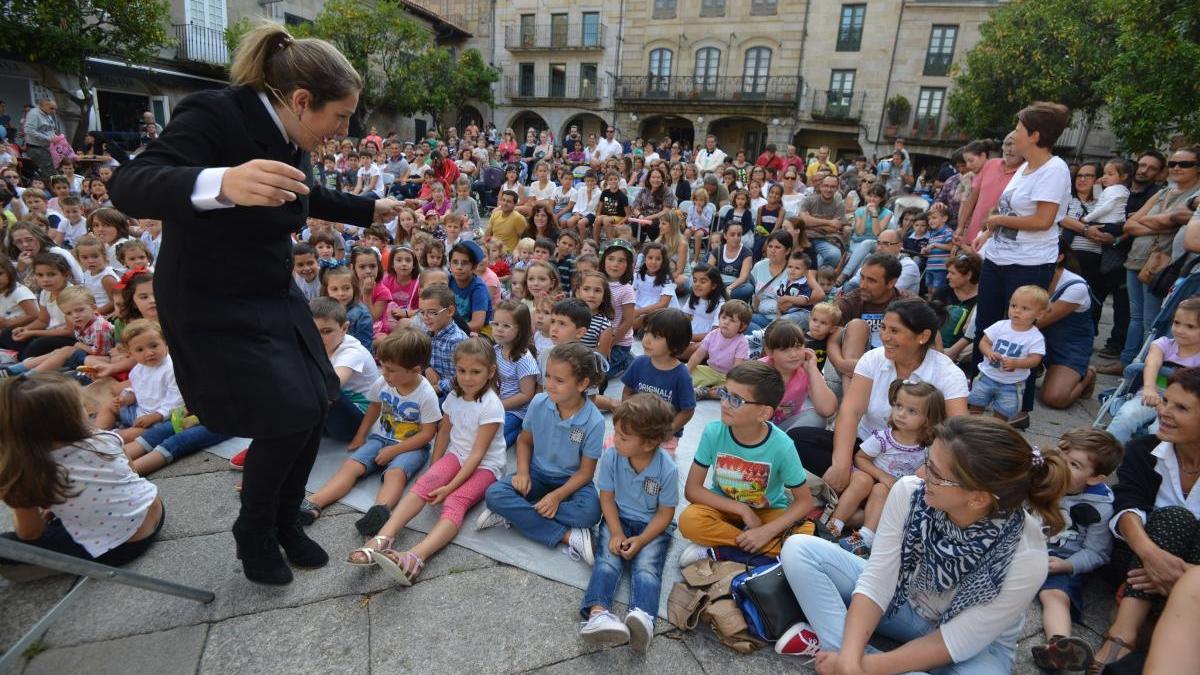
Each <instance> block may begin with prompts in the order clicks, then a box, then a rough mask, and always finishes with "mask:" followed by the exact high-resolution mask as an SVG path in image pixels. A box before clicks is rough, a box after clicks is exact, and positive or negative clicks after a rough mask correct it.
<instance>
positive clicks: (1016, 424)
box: [1008, 412, 1029, 430]
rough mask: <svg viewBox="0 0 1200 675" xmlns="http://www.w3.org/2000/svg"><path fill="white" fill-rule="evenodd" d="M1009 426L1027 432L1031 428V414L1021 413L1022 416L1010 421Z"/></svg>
mask: <svg viewBox="0 0 1200 675" xmlns="http://www.w3.org/2000/svg"><path fill="white" fill-rule="evenodd" d="M1008 423H1009V425H1011V426H1012V428H1014V429H1021V430H1025V429H1028V428H1029V413H1027V412H1021V414H1019V415H1017V416H1016V417H1014V418H1012V419H1011V420H1009V421H1008Z"/></svg>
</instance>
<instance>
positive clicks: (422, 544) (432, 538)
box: [409, 518, 458, 560]
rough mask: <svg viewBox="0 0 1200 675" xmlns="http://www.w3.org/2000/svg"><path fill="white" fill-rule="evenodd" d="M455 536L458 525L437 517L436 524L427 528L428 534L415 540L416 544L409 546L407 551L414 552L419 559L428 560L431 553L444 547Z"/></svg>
mask: <svg viewBox="0 0 1200 675" xmlns="http://www.w3.org/2000/svg"><path fill="white" fill-rule="evenodd" d="M456 536H458V526H457V525H455V524H454V522H453V521H450V520H447V519H445V518H439V519H438V521H437V524H436V525H434V526H433V528H432V529H431V530H429V534H427V535H425V536H424V538H422V539H421V541H419V542H417V545H416V546H413V547H412V548H410V549H409V552H411V553H413V554H415V555H416V556H417V557H418V558H420V559H421V560H429V558H430V557H431V556H432V555H433V554H435V553H437V552H438V551H440V550H442V549H444V548H446V546H447V545H448V544H449V543H450V542H452V541H454V538H455V537H456Z"/></svg>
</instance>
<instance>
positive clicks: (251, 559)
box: [233, 521, 292, 586]
mask: <svg viewBox="0 0 1200 675" xmlns="http://www.w3.org/2000/svg"><path fill="white" fill-rule="evenodd" d="M233 539H234V541H235V542H237V557H238V558H239V559H240V560H241V561H242V572H243V573H244V574H245V575H246V578H247V579H249V580H250V581H254V582H256V583H260V584H270V585H272V586H284V585H286V584H290V583H292V569H291V568H290V567H288V566H287V562H285V561H284V559H283V554H282V553H280V551H279V541H278V539H276V537H275V531H274V530H268V531H267V532H265V533H264V532H261V531H255V530H251V529H250V528H247V527H246V526H244V525H242V523H241V521H238V522H235V523H234V524H233Z"/></svg>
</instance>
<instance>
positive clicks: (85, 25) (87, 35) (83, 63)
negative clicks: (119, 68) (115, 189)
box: [0, 0, 172, 142]
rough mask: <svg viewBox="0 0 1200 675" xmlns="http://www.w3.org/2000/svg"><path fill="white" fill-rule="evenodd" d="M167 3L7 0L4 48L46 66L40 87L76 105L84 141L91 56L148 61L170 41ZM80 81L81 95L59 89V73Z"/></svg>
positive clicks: (1, 28)
mask: <svg viewBox="0 0 1200 675" xmlns="http://www.w3.org/2000/svg"><path fill="white" fill-rule="evenodd" d="M169 17H170V14H169V10H168V5H167V2H166V1H165V0H6V1H5V2H3V3H0V44H3V45H4V47H5V49H6V50H7V51H9V52H13V53H16V54H19V55H21V56H22V57H23V58H24V59H25V60H27V61H29V62H30V63H32V64H34V65H36V66H40V67H41V68H42V77H41V84H42V85H43V86H45V87H46V88H47V89H51V90H53V91H57V92H58V93H59V94H61V95H63V96H65V97H66V98H67V99H69V100H70V101H71V102H72V103H74V104H75V105H76V106H77V107H78V108H79V111H80V115H81V120H82V122H81V123H80V124H79V125H78V127H77V130H76V134H75V135H76V139H75V140H76V141H77V142H82V140H83V135H84V134H85V133H86V132H87V120H88V118H89V117H90V116H91V112H92V107H93V106H94V105H95V101H94V100H93V97H92V83H91V78H90V77H88V74H87V73H88V69H87V57H89V56H102V57H107V58H112V59H116V60H118V61H124V62H127V63H145V62H146V61H148V60H149V59H150V58H151V57H153V56H156V55H157V54H158V52H159V51H160V50H161V49H163V48H164V47H168V46H170V44H171V42H172V40H171V38H169V37H168V36H167V26H168V24H169V23H170V21H169ZM53 71H58V72H60V73H65V74H69V75H71V76H73V77H75V78H77V82H78V91H79V92H80V95H76V92H75V91H68V90H65V89H63V88H62V87H61V86H59V84H58V81H57V80H56V79H55V73H54V72H53Z"/></svg>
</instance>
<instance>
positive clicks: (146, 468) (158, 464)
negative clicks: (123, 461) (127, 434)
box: [130, 452, 167, 476]
mask: <svg viewBox="0 0 1200 675" xmlns="http://www.w3.org/2000/svg"><path fill="white" fill-rule="evenodd" d="M166 465H167V457H166V455H164V454H162V453H161V452H147V453H146V454H144V455H142V456H141V457H138V458H137V459H135V460H133V461H132V462H130V466H132V467H133V470H134V472H136V473H137V475H139V476H145V475H146V474H150V473H154V472H155V471H158V470H159V469H161V468H163V467H164V466H166Z"/></svg>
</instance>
